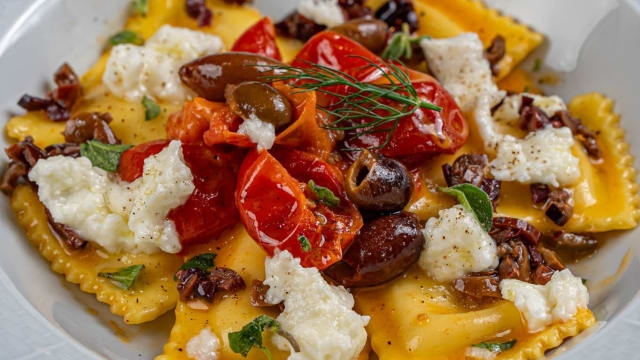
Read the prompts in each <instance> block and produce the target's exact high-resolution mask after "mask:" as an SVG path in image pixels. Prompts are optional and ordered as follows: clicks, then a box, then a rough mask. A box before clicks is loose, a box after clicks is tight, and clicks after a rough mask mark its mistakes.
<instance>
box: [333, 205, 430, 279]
mask: <svg viewBox="0 0 640 360" xmlns="http://www.w3.org/2000/svg"><path fill="white" fill-rule="evenodd" d="M423 247H424V235H423V234H422V231H421V230H420V225H419V223H418V218H417V216H416V215H415V214H412V213H407V212H400V213H397V214H393V215H388V216H383V217H380V218H378V219H376V220H373V221H371V222H369V223H367V224H365V225H364V226H363V227H362V228H361V229H360V231H359V232H358V234H357V235H356V237H355V239H354V240H353V243H352V244H351V246H350V247H349V249H347V251H346V253H345V254H344V256H343V257H342V260H341V261H340V262H338V263H336V264H334V265H332V266H331V267H329V268H328V269H326V270H325V274H327V276H329V277H330V278H332V279H333V280H335V281H337V282H338V283H340V284H342V285H344V286H347V287H361V286H373V285H378V284H382V283H384V282H386V281H389V280H391V279H393V278H395V277H396V276H398V275H400V274H402V273H403V272H404V271H406V270H407V269H408V268H409V267H410V266H411V265H412V264H414V263H415V262H416V261H418V258H419V257H420V253H421V252H422V248H423Z"/></svg>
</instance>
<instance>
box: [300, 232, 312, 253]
mask: <svg viewBox="0 0 640 360" xmlns="http://www.w3.org/2000/svg"><path fill="white" fill-rule="evenodd" d="M298 241H299V242H300V246H302V251H304V252H309V251H311V243H309V239H307V237H306V236H304V235H300V236H299V237H298Z"/></svg>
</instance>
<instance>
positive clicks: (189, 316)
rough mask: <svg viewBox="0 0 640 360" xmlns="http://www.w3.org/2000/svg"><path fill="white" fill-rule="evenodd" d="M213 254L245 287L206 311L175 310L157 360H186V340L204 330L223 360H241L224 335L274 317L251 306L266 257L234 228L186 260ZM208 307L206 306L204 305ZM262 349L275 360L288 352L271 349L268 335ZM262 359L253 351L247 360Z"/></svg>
mask: <svg viewBox="0 0 640 360" xmlns="http://www.w3.org/2000/svg"><path fill="white" fill-rule="evenodd" d="M209 252H213V253H216V254H217V256H216V259H215V262H216V266H221V267H227V268H230V269H232V270H235V271H236V272H237V273H238V274H239V275H240V276H241V277H242V279H243V280H244V282H245V284H246V285H247V287H246V288H245V289H244V290H242V291H238V292H236V293H235V294H232V295H229V294H225V293H222V294H218V295H216V298H215V301H214V302H213V303H212V304H208V309H206V310H196V309H194V308H192V307H190V306H189V305H188V304H186V303H184V302H179V303H178V306H177V307H176V324H175V325H174V327H173V329H172V330H171V336H170V337H169V342H168V343H167V344H166V345H165V347H164V354H163V355H161V356H158V357H157V358H156V360H176V359H186V358H187V356H186V345H187V343H188V342H189V340H190V339H191V338H192V337H194V336H196V335H198V333H200V331H201V330H202V329H204V328H206V327H208V328H209V329H210V331H212V332H213V333H215V334H216V336H218V338H219V339H220V342H221V344H222V348H221V351H220V352H221V356H222V359H242V356H240V355H239V354H235V353H234V352H232V351H231V349H230V348H229V343H228V339H227V334H228V333H229V332H232V331H238V330H240V329H242V327H243V326H244V325H246V324H247V323H249V322H250V321H251V320H253V319H254V318H255V317H257V316H258V315H260V314H267V315H269V316H272V317H276V316H277V312H276V311H275V308H259V307H254V306H252V305H251V304H250V299H251V282H252V281H253V280H259V281H263V280H264V259H265V257H266V253H265V252H264V250H262V248H261V247H260V246H259V245H258V244H257V243H256V242H255V241H253V239H251V237H250V236H249V234H247V232H246V231H245V230H244V227H243V226H242V225H237V226H236V227H235V228H233V229H232V230H230V231H228V232H225V233H224V234H223V235H222V236H220V238H219V239H218V240H214V241H212V242H210V243H208V244H204V245H200V246H197V247H194V248H192V249H190V250H189V253H188V254H185V257H191V256H195V255H197V254H202V253H209ZM204 304H207V303H204ZM265 334H266V336H265V345H267V346H268V347H269V348H270V349H271V353H272V354H273V358H274V359H286V358H287V355H288V352H287V353H284V352H280V351H278V350H277V349H276V348H275V347H274V346H272V345H271V341H270V339H269V337H268V332H265ZM262 358H264V354H263V353H262V351H260V350H258V349H254V350H252V351H251V352H250V353H249V359H255V360H259V359H262Z"/></svg>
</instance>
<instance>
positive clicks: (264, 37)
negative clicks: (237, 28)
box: [231, 16, 282, 60]
mask: <svg viewBox="0 0 640 360" xmlns="http://www.w3.org/2000/svg"><path fill="white" fill-rule="evenodd" d="M231 51H242V52H250V53H254V54H258V55H263V56H267V57H270V58H272V59H276V60H282V56H280V50H279V49H278V45H277V44H276V28H275V27H274V26H273V21H271V18H270V17H268V16H265V17H263V18H262V20H260V21H258V22H257V23H255V24H254V25H252V26H251V27H250V28H249V29H247V31H245V32H244V33H243V34H242V35H240V37H239V38H238V40H236V42H235V43H234V44H233V47H231Z"/></svg>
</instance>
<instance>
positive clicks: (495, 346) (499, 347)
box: [473, 340, 516, 352]
mask: <svg viewBox="0 0 640 360" xmlns="http://www.w3.org/2000/svg"><path fill="white" fill-rule="evenodd" d="M515 344H516V340H511V341H507V342H503V343H488V342H481V343H479V344H475V345H473V346H474V347H478V348H483V349H487V350H489V351H493V352H502V351H506V350H509V349H511V348H512V347H513V345H515Z"/></svg>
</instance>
